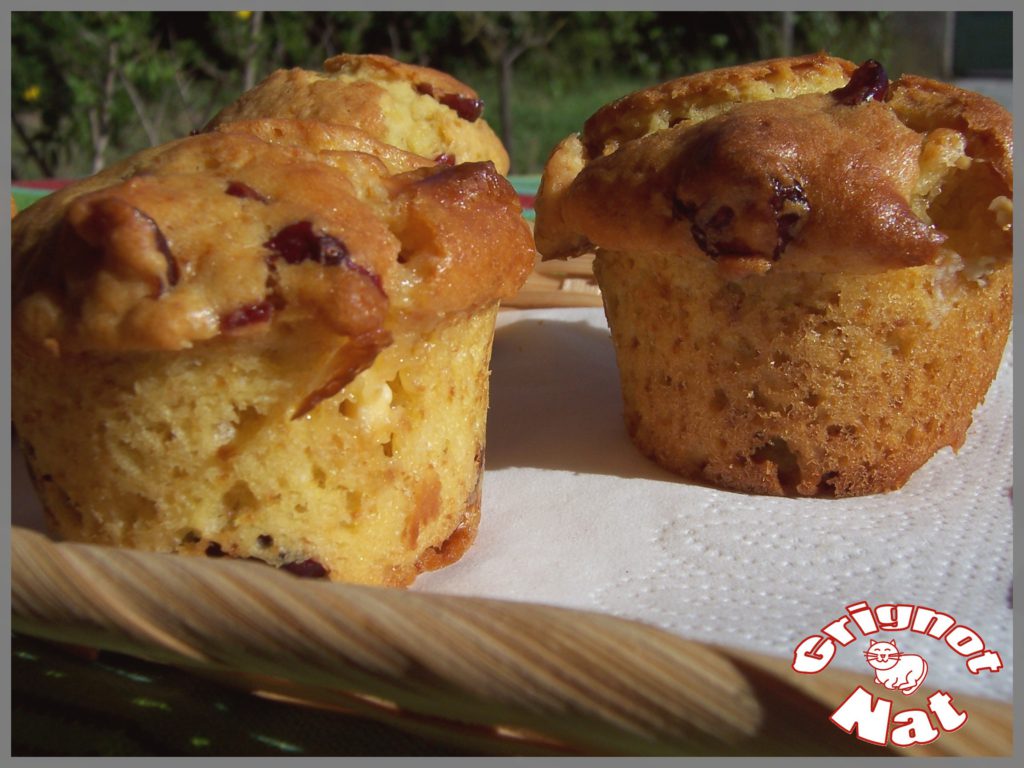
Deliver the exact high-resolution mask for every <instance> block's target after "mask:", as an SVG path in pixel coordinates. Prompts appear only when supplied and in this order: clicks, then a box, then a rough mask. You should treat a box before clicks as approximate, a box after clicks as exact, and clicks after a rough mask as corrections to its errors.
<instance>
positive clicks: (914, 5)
mask: <svg viewBox="0 0 1024 768" xmlns="http://www.w3.org/2000/svg"><path fill="white" fill-rule="evenodd" d="M175 5H176V6H178V7H176V8H175V10H179V11H210V10H213V11H217V10H224V11H230V10H238V9H241V8H246V9H261V10H275V9H281V8H282V6H284V5H285V3H282V2H280V0H278V2H276V3H272V2H268V0H249V1H248V2H239V1H237V0H236V1H235V2H225V1H224V0H207V2H202V3H195V2H180V3H175ZM625 5H626V4H624V3H621V2H620V3H613V2H610V0H576V1H575V2H565V1H564V0H563V1H561V2H559V1H557V0H549V1H548V2H537V1H535V0H534V1H532V2H527V1H526V0H517V1H516V2H497V1H496V0H463V2H453V1H452V0H426V2H410V1H409V0H406V2H394V1H393V0H379V2H374V3H370V2H368V1H367V0H363V1H362V2H353V1H352V0H334V1H333V2H324V0H319V1H317V0H306V1H305V2H303V3H302V4H301V7H300V8H288V10H306V11H317V10H370V9H372V10H377V11H412V10H416V11H422V10H430V11H451V10H467V9H473V10H493V11H497V10H524V11H534V10H567V11H580V10H687V11H752V10H758V11H764V10H776V11H787V10H795V11H801V10H850V9H851V8H850V6H851V4H850V3H849V2H842V1H841V0H818V2H814V3H796V2H768V3H759V2H755V0H732V1H731V2H727V3H721V2H718V3H716V2H708V0H703V1H702V2H694V1H693V0H684V1H683V2H678V1H677V2H664V0H662V1H661V2H656V1H652V0H648V2H644V3H641V4H639V5H638V6H637V7H632V8H630V7H624V6H625ZM857 5H858V8H857V10H865V11H867V10H893V11H956V10H966V9H968V8H969V9H970V10H972V11H976V10H983V11H1010V12H1013V11H1015V10H1016V4H1015V3H1014V2H1006V1H1005V0H1001V1H995V2H993V1H992V0H989V1H988V2H985V3H984V5H983V7H982V8H978V7H976V6H974V5H973V4H971V5H968V4H967V3H966V2H963V1H962V0H961V1H960V2H955V1H954V0H933V1H932V2H920V1H918V0H889V2H885V3H863V4H860V3H858V4H857ZM167 6H168V3H167V2H166V0H137V1H136V2H125V1H124V0H121V1H120V2H112V1H111V0H107V1H106V2H97V3H94V4H92V5H91V6H90V7H89V8H88V9H83V8H82V6H81V3H79V2H46V0H37V1H36V2H25V1H24V0H21V1H18V0H5V3H4V8H3V12H2V15H0V32H2V40H3V45H4V46H5V48H6V51H5V53H6V56H7V59H6V60H7V61H10V55H11V50H10V49H11V13H12V12H17V11H27V10H32V11H63V10H68V11H83V10H90V11H94V10H126V11H131V10H162V9H166V8H167ZM1022 26H1024V12H1022V13H1014V15H1013V41H1014V47H1015V48H1016V45H1017V43H1019V42H1021V41H1022V40H1024V36H1022ZM1022 66H1024V65H1022V63H1021V58H1020V57H1015V60H1014V63H1013V83H1014V85H1013V99H1014V104H1015V105H1016V104H1021V103H1022V94H1021V90H1022V85H1021V82H1022V78H1021V74H1022V72H1021V68H1022ZM8 71H9V70H8ZM0 93H2V96H3V99H4V103H5V104H6V106H7V109H8V113H9V111H10V108H11V103H12V96H11V82H10V77H7V78H4V79H3V81H2V82H0ZM1017 134H1019V129H1015V139H1016V138H1019V135H1017ZM0 137H2V139H3V141H4V142H5V147H6V148H7V152H5V154H4V156H3V163H4V165H5V168H6V173H7V176H8V178H10V171H11V167H10V163H11V159H10V147H11V127H10V123H9V122H4V123H3V125H2V126H0ZM1018 143H1019V142H1018ZM0 218H2V217H0ZM3 228H4V231H3V238H4V242H5V243H7V246H6V252H7V259H8V262H7V263H8V268H7V269H6V270H4V271H3V275H2V281H3V283H2V290H3V296H4V299H5V305H4V306H5V307H6V311H5V312H4V313H3V350H4V355H3V358H2V364H3V376H2V380H0V401H2V408H3V414H4V418H5V419H6V420H7V421H8V422H9V421H10V407H11V381H10V372H11V354H10V353H11V347H10V338H11V336H10V330H11V327H10V323H11V306H12V302H11V274H10V257H11V254H10V220H9V219H4V220H3ZM1021 240H1022V235H1021V232H1020V229H1019V228H1017V229H1016V230H1015V232H1014V241H1013V242H1014V249H1015V250H1016V251H1018V252H1019V251H1020V248H1021ZM1022 280H1024V275H1022V272H1021V271H1020V270H1018V271H1017V275H1016V276H1015V278H1014V290H1015V292H1016V293H1017V295H1018V296H1019V295H1021V293H1020V291H1021V287H1022V286H1021V283H1022ZM1022 316H1024V310H1022V309H1021V306H1020V303H1017V304H1016V305H1015V307H1014V322H1015V324H1018V323H1019V321H1020V319H1021V317H1022ZM1013 345H1014V351H1017V350H1018V347H1019V340H1018V338H1017V336H1015V337H1014V340H1013ZM1018 386H1019V385H1018V383H1017V382H1015V383H1014V395H1016V392H1017V388H1018ZM1021 430H1022V425H1021V422H1020V420H1019V419H1017V418H1016V416H1015V417H1014V420H1013V436H1014V441H1016V440H1017V439H1018V438H1019V437H1020V433H1021ZM2 450H3V454H4V459H3V461H2V463H0V472H2V477H3V479H4V480H5V483H6V487H7V488H8V493H7V498H6V500H5V503H4V511H5V513H6V522H7V524H6V525H4V526H3V528H2V531H0V540H2V542H3V546H4V548H5V550H6V551H7V552H8V553H9V552H10V543H11V542H10V536H11V534H10V518H11V499H10V487H11V461H10V459H11V444H10V443H4V444H3V445H2ZM1021 472H1022V470H1021V469H1020V467H1019V466H1018V465H1016V464H1014V468H1013V480H1014V484H1015V485H1016V481H1017V480H1018V479H1020V475H1021ZM1019 552H1020V546H1019V545H1018V544H1017V542H1016V540H1015V542H1014V556H1015V558H1016V556H1017V555H1018V554H1019ZM0 578H2V595H3V600H4V611H3V621H4V622H5V625H6V631H5V632H4V633H3V638H2V642H3V651H4V654H5V658H6V659H8V662H7V663H8V667H7V675H6V679H7V681H8V685H7V695H6V696H4V697H3V699H2V703H0V707H2V715H3V717H2V720H0V738H2V743H3V744H4V745H6V748H5V749H4V748H2V747H0V759H3V760H4V762H6V761H7V760H10V761H11V764H12V765H13V764H22V763H24V764H28V763H31V764H32V765H50V764H65V763H66V762H67V760H68V759H67V758H16V757H13V756H12V755H11V745H12V733H11V727H12V726H11V717H12V700H11V695H10V694H11V690H10V679H11V675H10V666H9V665H10V661H9V659H10V651H11V631H10V630H11V625H10V622H11V618H10V617H11V611H10V608H11V598H10V594H11V593H10V586H11V572H10V558H9V557H8V566H7V568H3V569H0ZM1019 581H1020V577H1019V576H1018V575H1017V574H1016V572H1015V573H1014V591H1015V592H1017V593H1018V594H1020V593H1021V590H1020V586H1021V585H1020V584H1019V583H1018V582H1019ZM1017 618H1018V617H1017V611H1016V610H1014V630H1015V631H1014V651H1015V655H1018V654H1017V652H1018V651H1019V649H1020V648H1019V646H1020V643H1021V640H1020V633H1019V632H1018V631H1016V630H1017V629H1018V627H1017ZM1014 682H1015V683H1016V675H1014ZM1014 691H1015V695H1014V703H1015V704H1016V701H1017V699H1016V685H1015V686H1014ZM1022 722H1024V718H1022V714H1021V712H1020V710H1019V709H1018V708H1016V707H1015V710H1014V730H1015V732H1016V733H1018V734H1020V733H1022V732H1024V731H1022V730H1021V726H1022ZM1019 744H1020V739H1018V741H1017V743H1016V744H1015V746H1014V756H1013V757H1011V758H1005V759H998V760H996V761H995V763H996V764H998V763H1007V764H1009V763H1010V762H1011V761H1013V760H1015V759H1016V760H1019V759H1020V757H1021V754H1022V749H1021V747H1020V746H1019ZM72 759H73V760H74V761H75V762H74V764H75V765H81V766H97V768H98V767H100V766H107V765H109V764H110V762H111V761H110V759H109V758H72ZM296 759H298V758H262V759H260V763H261V764H269V765H276V764H282V765H283V764H286V763H291V762H292V761H293V760H296ZM566 759H571V760H573V761H574V762H575V761H576V760H580V759H582V758H558V763H559V764H561V763H562V762H563V761H564V760H566ZM755 759H758V760H759V761H760V762H762V763H763V764H767V765H778V766H789V765H792V764H794V762H797V761H799V762H812V763H814V764H816V763H818V762H820V761H821V759H822V758H800V759H794V758H755ZM827 759H828V760H829V762H830V763H836V762H842V763H846V764H851V765H853V764H860V763H862V762H868V760H869V759H868V758H864V759H860V758H827ZM125 760H127V761H128V764H131V765H135V764H140V765H168V766H169V765H177V764H178V763H179V762H180V761H181V760H182V758H177V757H176V758H162V757H139V758H120V759H118V763H123V762H125ZM301 760H302V761H303V764H304V765H305V764H310V765H324V766H327V765H337V764H338V763H339V760H340V761H342V762H343V763H344V764H345V765H372V766H388V765H391V764H395V765H403V764H407V763H408V762H409V761H410V760H415V761H416V762H417V763H419V764H424V765H437V766H442V765H447V764H449V763H450V762H451V761H452V758H301ZM458 760H459V761H460V762H462V761H464V760H471V761H472V762H473V763H476V762H477V761H481V762H488V763H490V762H495V761H499V760H500V761H501V762H502V763H506V764H508V765H516V764H520V763H521V764H524V765H526V764H529V765H538V764H540V765H544V764H548V763H551V764H554V763H555V759H554V758H530V759H527V758H460V759H458ZM677 760H678V759H677V758H648V759H642V760H641V759H620V758H601V759H599V760H598V761H595V760H593V759H586V761H587V764H588V765H589V764H591V763H593V762H600V763H602V764H614V765H632V764H639V763H641V762H642V763H643V764H644V765H657V764H661V765H670V764H675V763H676V762H677ZM696 760H697V761H699V762H700V763H705V764H712V762H713V764H714V765H716V766H722V765H732V764H734V763H740V762H741V760H742V759H740V758H696ZM744 761H745V760H744ZM877 761H878V759H877V758H872V759H871V760H870V764H872V765H877V764H878V762H877ZM189 762H190V763H197V764H207V763H209V764H213V763H216V764H218V765H221V764H234V765H239V766H241V765H249V764H250V763H251V762H252V758H241V757H238V758H192V759H190V760H189ZM951 762H953V763H956V764H973V763H974V762H980V760H978V761H975V760H971V759H955V760H952V761H951ZM992 762H993V761H992V760H986V761H985V763H986V764H992Z"/></svg>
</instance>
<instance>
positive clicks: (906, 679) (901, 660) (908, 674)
mask: <svg viewBox="0 0 1024 768" xmlns="http://www.w3.org/2000/svg"><path fill="white" fill-rule="evenodd" d="M864 658H865V659H866V660H867V662H868V664H870V665H871V666H872V667H874V669H875V682H876V683H878V684H879V685H884V686H885V687H886V688H888V689H890V690H896V691H902V692H903V694H904V695H906V696H909V695H910V694H912V693H913V692H914V691H916V690H917V689H918V688H920V687H921V683H923V682H924V679H925V677H926V676H927V675H928V662H927V661H925V660H924V657H923V656H918V655H917V654H914V653H900V649H899V648H897V647H896V642H895V641H894V640H877V641H875V642H873V643H871V644H870V645H868V649H867V650H866V651H864Z"/></svg>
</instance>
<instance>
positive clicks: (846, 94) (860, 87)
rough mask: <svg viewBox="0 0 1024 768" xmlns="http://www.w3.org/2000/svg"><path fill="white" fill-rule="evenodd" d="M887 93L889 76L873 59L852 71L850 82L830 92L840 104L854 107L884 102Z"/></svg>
mask: <svg viewBox="0 0 1024 768" xmlns="http://www.w3.org/2000/svg"><path fill="white" fill-rule="evenodd" d="M888 93H889V76H888V75H887V74H886V73H885V68H884V67H883V66H882V65H881V64H879V63H878V62H877V61H875V60H874V59H868V60H867V61H865V62H864V63H863V64H861V65H860V66H859V67H857V69H855V70H854V72H853V74H852V75H851V76H850V82H848V83H847V84H846V85H844V86H843V87H842V88H837V89H836V90H834V91H832V97H833V98H834V99H835V100H836V101H838V102H839V103H840V104H845V105H847V106H854V105H856V104H863V103H864V102H866V101H872V100H874V101H884V100H885V97H886V96H887V95H888Z"/></svg>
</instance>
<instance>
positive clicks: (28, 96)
mask: <svg viewBox="0 0 1024 768" xmlns="http://www.w3.org/2000/svg"><path fill="white" fill-rule="evenodd" d="M42 95H43V89H42V88H40V87H39V86H38V85H30V86H29V87H28V88H26V89H25V90H24V91H22V92H21V98H23V99H24V100H25V101H39V97H40V96H42Z"/></svg>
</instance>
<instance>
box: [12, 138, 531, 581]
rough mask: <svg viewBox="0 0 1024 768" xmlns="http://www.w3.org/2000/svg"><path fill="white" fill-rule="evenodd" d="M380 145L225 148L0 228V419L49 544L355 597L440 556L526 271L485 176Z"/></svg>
mask: <svg viewBox="0 0 1024 768" xmlns="http://www.w3.org/2000/svg"><path fill="white" fill-rule="evenodd" d="M375 141H376V140H374V139H373V138H372V137H368V136H363V135H359V134H358V132H353V130H352V129H348V128H343V129H339V128H337V127H332V126H319V125H315V124H312V123H310V122H296V121H289V120H274V121H266V122H262V121H248V122H240V123H239V124H237V126H236V127H235V128H234V129H233V128H231V127H228V126H221V127H220V128H219V129H218V130H215V131H211V132H209V133H204V134H199V135H196V136H193V137H189V138H186V139H181V140H179V141H176V142H172V143H170V144H167V145H164V146H161V147H157V148H155V149H150V150H146V151H145V152H142V153H140V154H139V155H137V156H135V157H132V158H130V159H128V160H126V161H124V162H122V163H120V164H118V165H117V166H114V167H112V168H110V169H108V170H107V171H104V172H102V173H100V174H98V175H97V176H95V177H93V178H91V179H88V180H85V181H83V182H80V183H78V184H75V185H73V186H71V187H68V188H66V189H64V190H62V191H60V192H58V193H56V194H54V195H52V196H50V197H48V198H45V199H44V200H42V201H40V202H39V203H37V204H36V205H34V206H32V207H31V208H29V209H27V210H25V211H24V212H22V213H20V214H19V215H18V216H17V217H16V218H15V219H14V221H13V223H12V229H13V233H12V234H13V253H14V256H15V267H14V275H13V279H14V302H15V304H14V310H13V400H12V411H13V418H14V423H15V426H16V430H17V434H18V437H19V439H20V441H21V443H22V445H23V448H24V452H25V454H26V456H27V459H28V463H29V465H30V469H31V472H32V475H33V477H34V480H35V482H36V485H37V488H38V490H39V493H40V496H41V498H42V500H43V503H44V506H45V509H46V513H47V518H48V524H49V525H50V527H51V529H52V530H53V531H54V533H56V534H57V535H59V536H61V537H63V538H67V539H74V540H82V541H89V542H95V543H102V544H111V545H118V546H127V547H135V548H140V549H147V550H154V551H163V552H183V553H196V554H206V555H209V556H230V557H237V558H253V559H256V560H260V561H264V562H266V563H269V564H271V565H274V566H278V567H282V568H285V569H287V570H290V571H293V572H295V573H298V574H300V575H306V576H326V577H328V578H330V579H333V580H344V581H350V582H358V583H365V584H386V585H404V584H408V583H410V582H411V581H412V580H413V579H414V578H415V576H416V574H417V573H418V572H420V571H421V570H423V569H431V568H436V567H439V566H442V565H445V564H447V563H449V562H452V561H453V560H455V559H457V558H458V557H459V556H460V554H461V553H462V551H463V550H464V549H465V548H466V547H467V546H468V545H469V543H470V542H471V541H472V539H473V536H474V533H475V530H476V526H477V519H478V514H479V504H480V495H479V492H480V488H479V483H480V477H481V472H482V467H483V460H484V423H485V421H484V420H485V412H486V406H487V388H488V360H489V354H490V346H491V340H492V336H493V328H494V318H495V313H496V310H497V305H498V302H499V301H500V299H501V298H503V297H505V296H509V295H511V294H513V293H514V292H515V291H516V290H517V288H518V287H519V286H520V285H521V284H522V282H523V281H524V280H525V278H526V276H527V274H528V273H529V271H530V269H531V267H532V264H533V257H534V255H535V251H534V249H533V243H532V238H531V235H530V232H529V229H528V227H527V225H526V224H525V223H524V221H523V219H522V216H521V212H520V209H519V205H518V199H517V196H516V194H515V192H514V190H513V189H512V187H511V186H510V185H509V184H508V182H507V181H505V180H504V179H503V178H502V177H501V176H500V175H499V174H498V172H497V171H496V170H495V168H494V166H493V165H492V164H491V163H489V162H476V163H464V164H460V165H457V166H446V165H438V164H435V163H434V162H433V161H431V160H424V159H423V158H420V157H416V156H414V155H411V154H408V153H404V152H402V151H400V150H398V149H396V148H394V147H388V146H386V145H379V144H376V143H375ZM367 150H371V151H367ZM378 155H380V156H378Z"/></svg>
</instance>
